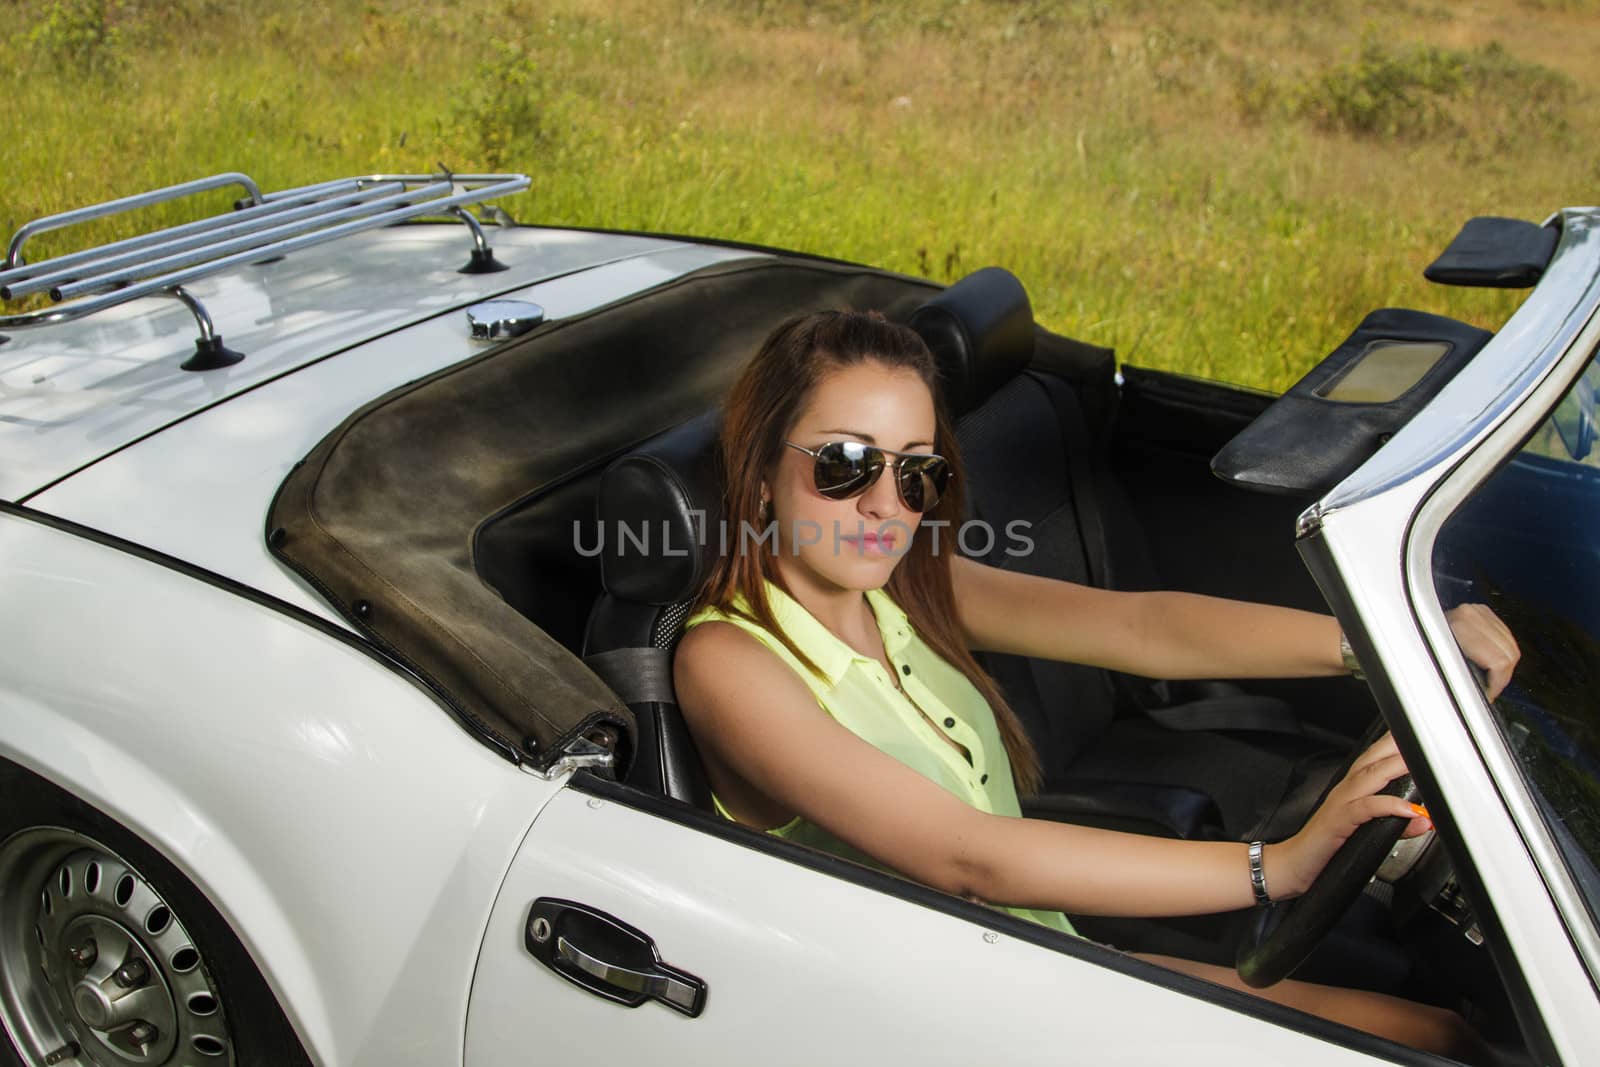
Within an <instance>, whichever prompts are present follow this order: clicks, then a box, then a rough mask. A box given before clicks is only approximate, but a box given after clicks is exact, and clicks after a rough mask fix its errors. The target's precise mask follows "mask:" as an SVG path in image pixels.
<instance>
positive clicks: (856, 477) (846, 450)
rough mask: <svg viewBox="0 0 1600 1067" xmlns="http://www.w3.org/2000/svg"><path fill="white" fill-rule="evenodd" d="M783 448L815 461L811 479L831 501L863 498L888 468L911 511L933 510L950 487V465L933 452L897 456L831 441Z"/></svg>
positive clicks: (889, 451) (856, 444) (899, 454)
mask: <svg viewBox="0 0 1600 1067" xmlns="http://www.w3.org/2000/svg"><path fill="white" fill-rule="evenodd" d="M784 444H786V445H788V446H789V447H790V448H792V449H794V450H795V451H797V452H804V453H805V454H806V455H808V456H810V457H811V458H812V459H814V460H816V464H815V466H814V467H813V468H812V472H811V473H812V478H813V479H814V480H815V482H816V485H817V492H819V493H821V494H822V495H823V496H825V497H827V498H828V499H829V500H849V499H850V498H851V497H853V496H860V495H861V494H862V493H865V492H866V491H867V490H868V489H870V488H872V483H874V482H876V481H877V480H878V475H880V474H882V473H883V469H884V468H885V467H892V468H893V469H894V485H895V489H896V490H897V491H898V492H899V494H900V502H901V503H902V504H904V505H905V506H906V507H907V508H909V509H910V510H912V511H917V512H924V511H929V510H931V509H932V508H933V506H934V505H935V504H937V503H938V502H939V496H940V494H942V493H943V492H944V488H945V486H947V485H949V484H950V461H949V460H947V459H945V458H944V457H943V456H936V455H934V454H933V453H932V452H895V451H892V450H890V449H887V448H877V447H874V446H873V445H864V444H862V443H861V442H859V441H829V442H828V443H827V444H823V445H818V446H817V447H816V448H806V447H805V446H804V445H797V444H795V443H794V442H793V441H785V442H784ZM891 456H892V457H894V458H893V459H891V458H890V457H891Z"/></svg>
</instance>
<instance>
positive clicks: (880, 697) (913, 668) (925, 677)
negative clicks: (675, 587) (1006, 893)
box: [684, 582, 1077, 935]
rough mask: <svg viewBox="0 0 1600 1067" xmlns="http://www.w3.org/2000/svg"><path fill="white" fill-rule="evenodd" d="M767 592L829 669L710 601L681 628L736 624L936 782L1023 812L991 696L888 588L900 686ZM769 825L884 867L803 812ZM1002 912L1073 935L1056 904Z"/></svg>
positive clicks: (850, 726) (786, 628)
mask: <svg viewBox="0 0 1600 1067" xmlns="http://www.w3.org/2000/svg"><path fill="white" fill-rule="evenodd" d="M766 591H767V598H768V602H769V603H770V604H771V605H772V611H773V614H774V616H775V618H776V621H777V623H778V625H779V627H780V628H781V629H782V630H783V632H784V633H786V634H787V635H788V636H789V638H790V640H792V641H793V642H794V643H795V646H796V647H797V648H799V649H800V650H801V651H802V652H804V653H805V654H806V655H807V656H809V657H810V659H811V661H812V662H813V663H815V664H816V665H817V666H818V667H819V668H820V669H821V670H822V673H823V677H818V676H817V675H816V674H814V673H812V672H811V671H810V670H809V669H807V668H806V667H805V665H804V664H802V663H801V662H800V661H799V660H798V659H796V658H795V656H794V655H793V654H792V653H791V652H790V651H789V650H788V649H787V648H786V647H784V644H783V642H782V641H780V640H779V639H778V638H777V636H776V635H774V634H772V633H770V632H769V631H767V630H766V629H765V628H763V627H762V626H760V625H758V624H757V623H754V622H752V621H750V620H749V619H745V618H741V617H739V616H737V615H730V614H728V613H726V612H724V611H721V610H720V609H717V608H706V609H703V610H701V611H699V612H697V613H695V615H694V616H692V617H691V618H690V619H689V620H688V621H687V622H686V623H685V624H684V628H685V629H686V630H687V629H689V628H691V627H694V626H698V625H699V624H701V623H705V622H728V623H732V624H733V625H735V626H737V627H739V628H740V629H742V630H744V631H745V632H747V633H749V634H750V635H751V636H753V637H755V638H756V639H757V640H758V641H760V642H761V643H762V644H763V645H765V646H766V647H767V648H769V649H771V650H772V651H773V653H774V654H775V655H777V656H778V657H779V658H780V659H782V660H783V661H784V662H785V663H787V664H788V665H789V666H790V667H791V668H792V669H793V670H794V671H795V672H796V673H797V674H799V675H800V677H801V678H803V679H804V680H805V682H806V684H807V685H808V686H810V688H811V691H812V693H813V694H815V696H816V698H817V703H818V704H820V705H821V706H822V708H823V710H824V711H826V712H827V713H828V714H829V715H831V716H832V717H833V718H834V720H835V721H836V722H838V723H839V724H840V725H841V726H843V727H845V729H847V730H849V731H850V732H851V733H853V734H855V735H856V736H857V737H859V738H861V739H862V740H863V741H866V742H867V743H868V744H870V745H872V746H873V747H874V748H876V749H878V750H879V751H881V752H884V753H885V754H887V755H889V756H893V757H894V758H895V759H897V760H899V761H900V762H901V763H904V764H905V765H906V766H908V767H910V768H911V769H912V770H914V771H916V772H918V773H919V774H921V775H923V776H924V777H926V778H929V779H931V780H932V781H934V782H937V783H938V784H939V785H941V786H943V787H944V788H945V789H948V790H949V791H950V792H952V793H954V794H955V795H956V796H958V797H960V798H961V799H962V800H964V801H966V802H967V803H968V804H971V805H972V806H973V807H975V808H977V809H978V810H979V811H984V812H988V813H990V814H993V815H1006V816H1010V817H1012V818H1020V817H1021V815H1022V811H1021V808H1020V807H1019V805H1018V803H1017V788H1016V784H1015V783H1014V782H1013V781H1012V778H1011V764H1010V761H1009V760H1008V759H1007V758H1006V752H1005V746H1004V745H1003V744H1002V743H1001V740H1000V730H999V727H998V726H997V725H996V723H995V718H994V712H993V711H992V710H991V709H990V707H989V703H988V701H986V700H984V699H983V695H982V694H981V693H979V692H978V690H977V689H976V688H975V687H974V686H973V685H972V683H971V682H969V681H968V680H967V677H966V675H964V674H962V673H961V672H960V671H959V670H957V669H956V668H955V667H953V666H951V665H950V664H949V663H947V662H945V660H944V659H942V658H941V657H940V656H939V655H938V654H937V653H935V652H934V651H933V650H932V649H931V648H929V647H928V646H927V645H926V644H924V643H923V641H922V639H921V638H919V637H918V636H917V634H916V632H915V631H914V630H913V629H912V628H911V625H910V623H909V621H908V620H907V619H906V614H905V612H903V611H901V610H900V607H899V605H897V604H895V602H894V601H893V600H892V599H890V597H889V595H888V594H887V593H885V592H884V591H883V590H881V589H873V590H869V591H868V592H867V594H866V596H867V603H868V604H869V605H870V606H871V608H872V613H873V616H874V618H876V620H877V623H878V632H879V633H880V634H881V635H882V637H883V647H884V651H885V652H887V653H888V657H889V662H890V663H892V664H893V665H894V669H895V670H897V671H899V672H900V686H898V687H897V686H896V685H895V682H894V679H892V678H890V677H889V676H888V674H887V673H885V671H884V669H883V665H882V664H880V663H879V662H878V661H877V660H875V659H873V658H872V657H870V656H863V655H861V654H860V653H859V652H857V651H856V650H855V649H853V648H851V647H850V646H849V645H847V644H845V643H844V641H842V640H840V639H839V638H838V637H836V636H835V635H834V634H833V633H832V632H831V631H829V630H828V628H827V627H825V626H823V625H822V624H821V623H820V622H818V621H817V620H816V618H814V617H813V616H812V615H811V613H810V612H808V611H807V610H806V609H805V608H804V607H802V606H801V605H800V603H799V602H798V601H796V600H795V599H794V598H793V597H791V596H789V594H787V593H785V592H784V591H783V590H782V589H779V588H778V587H777V586H776V585H773V584H772V583H771V582H768V583H767V586H766ZM901 687H903V688H904V690H905V692H904V693H902V692H901ZM908 696H909V698H910V699H907V697H908ZM912 701H915V702H916V703H915V704H913V703H912ZM918 706H920V707H921V709H922V711H923V712H926V713H927V718H924V717H923V716H922V715H921V714H919V713H918V711H917V707H918ZM930 721H931V724H930ZM940 730H942V731H943V732H944V734H945V736H946V737H948V738H949V739H950V740H953V741H955V742H957V743H958V744H960V745H961V746H962V747H963V748H965V749H966V750H967V752H968V753H970V754H971V757H972V759H971V762H970V763H969V762H968V761H967V760H966V759H963V758H962V756H961V754H960V752H958V751H957V750H956V749H955V748H954V747H952V746H951V745H950V744H949V743H948V742H946V741H945V740H944V739H943V738H941V737H940V736H939V735H938V733H937V732H936V731H940ZM712 800H713V801H714V802H715V803H716V806H717V811H718V812H720V813H721V814H722V815H723V816H724V817H727V818H732V816H730V815H728V812H727V810H726V809H724V808H723V806H722V802H721V801H720V800H717V798H716V797H715V796H713V797H712ZM768 832H769V833H772V834H775V835H776V836H778V837H782V838H784V839H786V840H789V841H794V842H797V843H799V844H803V845H808V846H810V847H812V848H817V849H820V850H822V851H824V852H828V853H831V854H833V855H836V856H841V857H843V858H845V859H850V860H854V861H855V862H857V863H863V864H866V865H867V866H870V867H876V868H878V869H879V870H883V869H885V868H884V866H883V864H881V863H878V862H877V861H875V860H873V859H871V858H870V857H868V856H866V855H865V854H863V853H862V852H860V851H859V850H858V849H855V848H852V847H851V846H850V845H847V844H846V843H845V842H843V841H840V840H839V839H838V838H836V837H834V836H833V835H832V834H830V833H828V832H827V831H826V830H824V829H823V828H822V827H820V826H817V825H816V824H815V823H811V822H808V821H807V820H804V819H801V818H800V817H798V816H796V817H795V818H794V819H793V820H791V821H790V822H788V823H786V824H785V825H783V826H779V827H776V828H774V829H772V830H770V831H768ZM1005 910H1006V911H1009V912H1011V913H1012V914H1013V915H1017V916H1020V917H1021V918H1024V919H1030V920H1032V921H1033V922H1037V923H1039V924H1041V925H1043V926H1048V927H1050V928H1051V929H1053V930H1059V931H1061V932H1063V933H1068V934H1074V935H1076V933H1077V931H1076V930H1074V929H1073V928H1072V923H1071V922H1069V921H1068V919H1067V917H1066V916H1065V915H1063V914H1062V913H1061V912H1059V911H1044V910H1040V909H1035V908H1006V909H1005Z"/></svg>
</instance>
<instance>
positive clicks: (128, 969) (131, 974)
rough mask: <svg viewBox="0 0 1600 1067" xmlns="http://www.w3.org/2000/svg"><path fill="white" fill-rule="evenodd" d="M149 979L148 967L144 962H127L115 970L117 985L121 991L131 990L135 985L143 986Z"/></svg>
mask: <svg viewBox="0 0 1600 1067" xmlns="http://www.w3.org/2000/svg"><path fill="white" fill-rule="evenodd" d="M149 977H150V965H149V964H147V963H145V961H144V960H129V961H128V962H127V963H124V964H123V965H122V966H121V967H118V968H117V973H116V979H117V984H118V985H119V986H121V987H122V988H123V989H132V988H133V987H134V986H136V985H144V983H145V980H146V979H147V978H149Z"/></svg>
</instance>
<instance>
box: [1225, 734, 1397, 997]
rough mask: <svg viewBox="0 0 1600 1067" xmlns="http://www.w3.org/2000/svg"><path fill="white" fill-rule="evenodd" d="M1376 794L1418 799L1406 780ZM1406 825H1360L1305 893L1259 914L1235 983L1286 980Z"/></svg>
mask: <svg viewBox="0 0 1600 1067" xmlns="http://www.w3.org/2000/svg"><path fill="white" fill-rule="evenodd" d="M1365 747H1366V746H1365V745H1363V746H1361V748H1359V749H1358V750H1357V751H1358V752H1360V751H1363V750H1364V749H1365ZM1354 760H1355V757H1351V762H1352V763H1353V762H1354ZM1348 770H1349V767H1348V766H1347V767H1346V768H1345V771H1341V772H1340V775H1339V778H1341V779H1342V778H1343V777H1344V774H1345V773H1347V772H1348ZM1338 780H1339V779H1335V781H1338ZM1379 792H1380V793H1383V794H1387V795H1389V796H1397V797H1399V798H1401V799H1402V800H1407V801H1412V800H1415V799H1416V798H1417V788H1416V786H1415V785H1414V784H1413V783H1412V781H1411V775H1409V774H1404V775H1401V776H1400V777H1399V778H1396V779H1395V780H1394V781H1392V782H1390V783H1389V784H1388V785H1387V786H1385V787H1384V788H1383V789H1381V790H1379ZM1410 821H1411V820H1409V819H1403V818H1399V817H1397V816H1391V815H1386V816H1380V817H1379V818H1376V819H1372V820H1370V821H1368V822H1365V823H1362V824H1361V825H1360V826H1358V827H1357V828H1356V831H1355V833H1353V834H1351V835H1350V837H1349V838H1348V839H1347V840H1346V841H1345V843H1344V844H1343V845H1341V846H1339V851H1337V852H1335V853H1334V854H1333V858H1332V859H1330V860H1329V861H1328V865H1327V866H1326V867H1324V868H1323V869H1322V873H1321V874H1319V875H1318V876H1317V880H1316V881H1315V882H1313V883H1312V884H1311V888H1310V889H1309V890H1307V891H1306V892H1305V893H1304V894H1302V895H1301V896H1299V897H1297V898H1295V899H1294V900H1285V901H1281V902H1278V903H1273V904H1269V905H1267V906H1266V907H1264V908H1261V909H1259V912H1258V914H1257V915H1256V918H1255V921H1254V922H1253V923H1251V924H1250V926H1249V928H1248V929H1247V930H1246V931H1245V934H1244V937H1243V938H1242V939H1241V940H1240V942H1239V949H1238V954H1237V956H1236V958H1235V964H1236V966H1237V967H1238V970H1239V977H1240V978H1241V979H1243V980H1244V982H1245V983H1246V984H1247V985H1250V986H1254V987H1255V988H1257V989H1263V988H1265V987H1267V986H1269V985H1273V984H1275V983H1277V982H1279V981H1282V980H1283V979H1285V978H1287V977H1289V975H1290V974H1292V973H1293V972H1294V970H1295V968H1296V967H1299V966H1300V965H1301V964H1302V963H1304V962H1305V960H1306V957H1307V956H1309V955H1311V950H1312V949H1314V948H1316V947H1317V943H1318V942H1319V941H1321V940H1322V938H1323V937H1324V936H1325V935H1326V934H1327V932H1328V931H1329V930H1330V929H1332V928H1333V924H1334V923H1335V922H1337V921H1338V920H1339V916H1341V915H1343V914H1344V913H1345V912H1346V911H1347V910H1349V908H1350V905H1351V904H1353V903H1355V899H1356V897H1358V896H1360V895H1361V890H1362V889H1363V888H1365V886H1366V884H1367V883H1368V882H1369V881H1371V880H1372V876H1373V875H1375V874H1377V873H1378V868H1379V867H1381V866H1383V861H1384V859H1385V858H1387V857H1388V855H1389V853H1390V851H1391V850H1393V848H1394V846H1395V843H1396V842H1398V841H1399V840H1400V835H1401V834H1403V833H1405V829H1406V825H1407V824H1408V823H1409V822H1410Z"/></svg>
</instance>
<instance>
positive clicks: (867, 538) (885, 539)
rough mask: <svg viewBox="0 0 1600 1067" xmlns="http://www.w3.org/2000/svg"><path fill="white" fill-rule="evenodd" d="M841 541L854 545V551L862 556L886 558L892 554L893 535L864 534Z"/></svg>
mask: <svg viewBox="0 0 1600 1067" xmlns="http://www.w3.org/2000/svg"><path fill="white" fill-rule="evenodd" d="M842 540H844V541H846V542H848V543H850V544H852V545H854V546H855V549H856V551H857V552H858V553H859V554H860V555H863V556H871V555H880V556H887V555H892V554H893V553H894V546H895V536H894V534H879V533H864V534H861V535H859V536H856V537H846V538H843V539H842Z"/></svg>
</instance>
